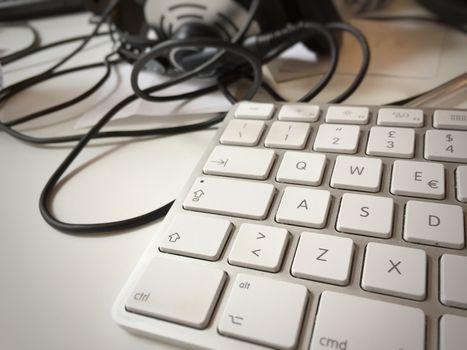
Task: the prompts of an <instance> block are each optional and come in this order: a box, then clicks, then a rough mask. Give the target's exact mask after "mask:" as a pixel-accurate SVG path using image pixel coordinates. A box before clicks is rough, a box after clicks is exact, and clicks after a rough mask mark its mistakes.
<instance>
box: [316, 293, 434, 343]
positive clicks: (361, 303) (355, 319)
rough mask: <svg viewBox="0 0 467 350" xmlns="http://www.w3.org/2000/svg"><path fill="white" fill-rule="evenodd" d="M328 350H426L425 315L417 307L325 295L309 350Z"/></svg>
mask: <svg viewBox="0 0 467 350" xmlns="http://www.w3.org/2000/svg"><path fill="white" fill-rule="evenodd" d="M407 327H410V328H409V329H408V328H407ZM328 349H329V350H334V349H335V350H339V349H348V350H353V349H358V350H375V349H379V350H402V349H404V350H409V349H410V350H424V349H425V314H424V313H423V311H422V310H420V309H417V308H414V307H409V306H402V305H397V304H393V303H388V302H383V301H376V300H371V299H366V298H361V297H356V296H351V295H346V294H341V293H336V292H330V291H325V292H323V293H322V294H321V298H320V301H319V306H318V313H317V316H316V321H315V326H314V330H313V337H312V340H311V345H310V350H328Z"/></svg>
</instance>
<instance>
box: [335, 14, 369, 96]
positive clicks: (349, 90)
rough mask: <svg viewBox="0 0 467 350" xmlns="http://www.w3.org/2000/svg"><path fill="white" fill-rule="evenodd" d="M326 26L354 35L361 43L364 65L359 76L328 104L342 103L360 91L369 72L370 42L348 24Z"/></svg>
mask: <svg viewBox="0 0 467 350" xmlns="http://www.w3.org/2000/svg"><path fill="white" fill-rule="evenodd" d="M326 26H327V27H328V28H330V29H333V30H342V31H346V32H348V33H350V34H352V35H353V36H354V37H355V39H357V41H358V42H359V44H360V47H361V49H362V63H361V65H360V69H359V71H358V73H357V75H356V76H355V79H354V80H353V81H352V83H351V84H350V86H349V87H348V88H347V89H346V90H345V91H344V92H342V93H341V94H340V95H339V96H337V97H334V98H333V99H332V100H330V101H329V102H328V103H341V102H342V101H344V100H345V99H347V98H348V97H349V96H350V95H352V94H353V93H354V92H355V91H356V90H357V89H358V87H359V86H360V84H361V83H362V81H363V79H364V78H365V76H366V73H367V71H368V67H369V65H370V47H369V46H368V42H367V40H366V38H365V36H364V35H363V33H362V32H361V31H360V30H359V29H357V28H355V27H353V26H351V25H348V24H346V23H337V22H336V23H329V24H327V25H326Z"/></svg>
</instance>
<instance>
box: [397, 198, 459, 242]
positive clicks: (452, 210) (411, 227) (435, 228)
mask: <svg viewBox="0 0 467 350" xmlns="http://www.w3.org/2000/svg"><path fill="white" fill-rule="evenodd" d="M464 236H465V235H464V213H463V210H462V207H460V206H457V205H451V204H439V203H431V202H420V201H408V202H407V205H406V207H405V221H404V239H405V240H406V241H409V242H414V243H422V244H429V245H434V246H440V247H446V248H455V249H462V248H463V247H464V244H465V241H464Z"/></svg>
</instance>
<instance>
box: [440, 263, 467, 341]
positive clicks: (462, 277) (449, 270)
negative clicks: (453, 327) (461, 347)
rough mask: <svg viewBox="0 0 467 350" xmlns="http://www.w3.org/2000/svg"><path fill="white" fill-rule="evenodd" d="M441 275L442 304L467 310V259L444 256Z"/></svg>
mask: <svg viewBox="0 0 467 350" xmlns="http://www.w3.org/2000/svg"><path fill="white" fill-rule="evenodd" d="M439 274H440V281H439V284H440V286H439V290H440V296H439V297H440V300H441V302H442V303H443V304H444V305H447V306H454V307H459V308H462V309H467V257H466V256H460V255H451V254H443V256H441V260H440V272H439ZM466 332H467V328H466ZM466 344H467V343H466Z"/></svg>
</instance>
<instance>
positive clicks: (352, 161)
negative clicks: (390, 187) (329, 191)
mask: <svg viewBox="0 0 467 350" xmlns="http://www.w3.org/2000/svg"><path fill="white" fill-rule="evenodd" d="M382 173H383V162H382V161H381V159H376V158H364V157H354V156H337V157H336V163H335V165H334V170H333V171H332V177H331V186H332V187H334V188H341V189H346V190H356V191H365V192H378V191H379V189H380V186H381V175H382Z"/></svg>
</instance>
